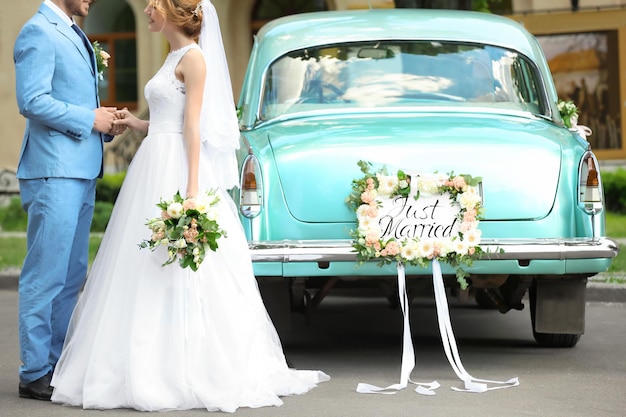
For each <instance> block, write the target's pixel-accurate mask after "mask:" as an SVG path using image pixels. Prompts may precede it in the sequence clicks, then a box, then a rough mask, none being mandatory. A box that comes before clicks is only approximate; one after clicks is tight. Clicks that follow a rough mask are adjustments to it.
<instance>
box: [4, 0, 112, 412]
mask: <svg viewBox="0 0 626 417" xmlns="http://www.w3.org/2000/svg"><path fill="white" fill-rule="evenodd" d="M93 1H95V0H45V1H44V2H43V4H42V5H41V6H40V7H39V10H38V12H37V13H36V14H35V15H34V16H33V17H32V18H31V19H30V20H29V21H28V22H26V24H25V25H24V27H23V28H22V30H21V31H20V33H19V35H18V37H17V40H16V41H15V48H14V61H15V77H16V93H17V104H18V107H19V110H20V113H21V114H22V115H23V116H24V117H25V118H26V130H25V132H24V139H23V143H22V149H21V153H20V159H19V163H18V168H17V178H18V179H19V184H20V195H21V199H22V206H23V207H24V210H26V212H27V213H28V230H27V246H28V248H27V253H26V258H25V259H24V265H23V267H22V273H21V275H20V280H19V341H20V356H21V361H22V365H21V367H20V370H19V377H20V383H19V396H20V397H23V398H34V399H38V400H50V396H51V395H52V387H51V386H50V379H51V376H52V372H53V370H54V367H55V365H56V362H57V360H58V358H59V355H60V353H61V349H62V347H63V341H64V339H65V333H66V331H67V326H68V323H69V319H70V316H71V314H72V310H73V308H74V305H75V304H76V299H77V297H78V293H79V291H80V289H81V287H82V285H83V282H84V279H85V276H86V272H87V256H88V250H89V230H90V227H91V219H92V217H93V209H94V201H95V184H96V179H97V178H98V177H99V176H101V175H102V169H103V142H104V141H110V140H111V139H112V138H113V136H112V134H117V133H121V131H120V132H115V131H113V130H112V129H113V120H114V119H115V115H114V113H113V112H114V111H115V108H107V107H100V100H99V97H98V77H97V76H96V72H97V68H96V61H95V56H94V52H93V48H92V47H91V45H90V44H89V42H88V40H87V38H86V37H85V36H84V33H83V32H82V31H81V30H80V28H78V26H76V27H75V28H73V27H72V24H73V23H74V20H73V16H81V17H85V16H87V14H88V13H89V6H90V4H91V3H92V2H93Z"/></svg>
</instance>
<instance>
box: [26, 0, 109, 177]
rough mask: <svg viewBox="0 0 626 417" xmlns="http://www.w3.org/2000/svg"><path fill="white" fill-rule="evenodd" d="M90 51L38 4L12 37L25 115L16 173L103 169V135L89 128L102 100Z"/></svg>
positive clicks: (94, 173) (76, 173)
mask: <svg viewBox="0 0 626 417" xmlns="http://www.w3.org/2000/svg"><path fill="white" fill-rule="evenodd" d="M93 59H94V58H93V55H90V54H89V53H88V52H87V50H86V49H85V45H84V43H83V41H82V40H81V38H80V36H78V35H77V34H76V32H74V31H73V30H72V28H71V27H69V26H68V25H67V23H66V22H64V21H63V20H62V19H61V18H60V17H59V16H58V15H57V14H56V13H54V12H53V11H52V10H51V9H50V8H49V7H48V6H46V5H45V4H43V3H42V4H41V6H40V7H39V11H38V13H36V14H35V15H34V16H33V17H32V18H31V19H30V20H29V21H28V22H27V23H26V24H25V25H24V27H23V28H22V30H21V31H20V33H19V35H18V37H17V40H16V41H15V49H14V60H15V75H16V83H15V85H16V93H17V103H18V107H19V110H20V113H21V114H22V115H23V116H24V117H26V119H27V124H26V130H25V132H24V139H23V143H22V149H21V152H20V160H19V163H18V168H17V178H19V179H33V178H48V177H64V178H80V179H93V178H96V177H98V176H100V175H102V166H103V141H105V140H106V141H108V140H110V139H112V137H111V136H109V135H105V134H101V133H100V132H98V131H96V130H93V123H94V120H95V114H94V111H93V110H94V109H95V108H97V107H99V106H100V99H99V97H98V77H97V76H96V73H95V62H91V61H92V60H93Z"/></svg>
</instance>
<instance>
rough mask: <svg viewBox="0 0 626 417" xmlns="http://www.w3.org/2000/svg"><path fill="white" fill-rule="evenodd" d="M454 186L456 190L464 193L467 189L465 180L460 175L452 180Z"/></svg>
mask: <svg viewBox="0 0 626 417" xmlns="http://www.w3.org/2000/svg"><path fill="white" fill-rule="evenodd" d="M452 184H453V186H454V188H456V189H457V190H459V191H463V190H465V188H466V187H467V183H466V182H465V178H463V177H461V176H460V175H457V176H456V177H454V178H452Z"/></svg>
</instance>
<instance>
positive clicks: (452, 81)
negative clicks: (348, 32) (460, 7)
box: [261, 41, 547, 120]
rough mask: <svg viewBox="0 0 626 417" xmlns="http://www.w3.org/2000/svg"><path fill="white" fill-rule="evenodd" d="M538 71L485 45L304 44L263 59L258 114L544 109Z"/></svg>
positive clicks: (521, 59)
mask: <svg viewBox="0 0 626 417" xmlns="http://www.w3.org/2000/svg"><path fill="white" fill-rule="evenodd" d="M538 74H539V73H538V71H537V70H536V68H535V67H534V65H532V64H531V63H530V61H528V60H527V59H526V58H525V57H524V56H523V55H520V54H519V53H517V52H514V51H511V50H508V49H504V48H499V47H494V46H488V45H476V44H463V43H456V42H455V43H443V42H433V41H428V42H426V41H419V42H418V41H385V42H367V43H353V44H338V45H330V46H324V47H319V48H307V49H302V50H299V51H294V52H291V53H289V54H288V55H285V56H283V57H281V58H279V59H278V60H276V61H274V63H273V64H272V65H271V66H270V67H269V69H268V71H267V73H266V76H265V81H264V89H263V98H262V104H261V119H263V120H269V119H272V118H274V117H277V116H280V115H283V114H287V113H296V112H302V111H310V110H324V109H329V108H342V107H345V108H348V107H390V106H433V105H446V106H450V105H458V106H476V105H479V106H486V107H500V108H506V109H511V110H521V111H527V112H531V113H534V114H541V115H546V112H547V106H546V105H545V103H544V97H545V94H544V93H543V92H542V88H543V87H542V83H541V82H539V77H538Z"/></svg>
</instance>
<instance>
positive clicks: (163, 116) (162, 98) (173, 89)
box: [144, 43, 200, 134]
mask: <svg viewBox="0 0 626 417" xmlns="http://www.w3.org/2000/svg"><path fill="white" fill-rule="evenodd" d="M193 48H198V49H199V48H200V47H199V46H198V45H197V44H195V43H192V44H189V45H187V46H184V47H182V48H180V49H176V50H174V51H171V52H170V53H169V54H168V55H167V57H166V58H165V62H164V63H163V66H162V67H161V69H159V71H158V72H157V73H156V74H155V75H154V77H152V79H151V80H150V81H148V83H147V84H146V87H145V89H144V94H145V96H146V100H147V101H148V108H149V109H150V128H149V132H148V133H149V134H156V133H180V132H182V130H181V129H182V127H183V118H184V111H185V84H184V83H182V82H181V81H180V80H179V79H177V78H176V74H175V70H176V66H177V65H178V63H179V62H180V60H181V59H182V57H183V56H184V55H185V53H187V51H189V50H190V49H193Z"/></svg>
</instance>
